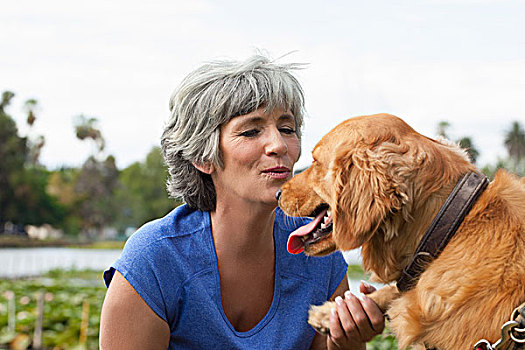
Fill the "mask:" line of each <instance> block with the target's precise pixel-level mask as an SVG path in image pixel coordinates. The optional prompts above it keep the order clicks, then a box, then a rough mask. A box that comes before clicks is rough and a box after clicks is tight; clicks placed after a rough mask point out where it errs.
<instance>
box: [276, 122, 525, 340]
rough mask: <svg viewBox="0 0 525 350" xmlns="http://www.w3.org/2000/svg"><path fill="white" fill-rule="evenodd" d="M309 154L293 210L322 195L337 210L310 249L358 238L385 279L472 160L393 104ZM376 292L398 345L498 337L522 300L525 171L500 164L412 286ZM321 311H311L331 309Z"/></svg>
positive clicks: (346, 244) (309, 207) (344, 245)
mask: <svg viewBox="0 0 525 350" xmlns="http://www.w3.org/2000/svg"><path fill="white" fill-rule="evenodd" d="M313 158H314V162H313V164H312V166H311V167H310V168H308V169H307V170H306V171H304V172H303V173H301V174H299V175H297V176H295V177H294V178H292V179H291V180H290V181H289V182H288V183H286V184H285V185H284V186H283V188H282V196H281V199H280V205H281V207H282V209H283V210H284V211H285V212H286V213H287V214H289V215H294V216H308V215H310V214H311V213H312V212H313V211H314V209H315V208H316V207H318V206H319V205H320V204H322V203H326V204H328V205H329V206H330V208H331V210H332V216H333V224H334V226H333V227H334V228H333V232H332V234H331V236H330V237H328V238H326V239H324V240H323V241H321V242H320V243H319V244H316V245H314V246H311V247H305V252H306V253H307V254H310V255H323V254H327V253H330V252H332V251H334V250H335V249H341V250H351V249H355V248H357V247H362V257H363V267H364V268H365V270H367V271H369V272H372V278H373V279H374V280H376V281H378V282H382V283H386V284H388V283H391V282H393V281H395V280H396V279H397V278H398V277H399V276H400V273H401V271H402V269H403V267H404V266H406V265H407V264H408V263H409V261H410V259H411V257H412V254H413V253H414V251H415V249H416V247H417V245H418V243H419V241H420V239H421V237H422V236H423V234H424V232H425V230H426V229H427V227H428V226H429V225H430V223H431V221H432V219H433V218H434V216H435V215H436V214H437V212H438V211H439V209H440V207H441V206H442V204H443V203H444V202H445V200H446V198H447V196H448V195H449V193H450V192H451V191H452V189H453V187H454V186H455V184H456V183H457V182H458V180H459V179H460V178H461V177H462V176H463V175H465V174H466V173H467V172H469V171H473V170H475V167H474V165H472V164H471V163H470V162H469V160H468V157H467V156H466V153H465V152H464V151H463V150H461V149H460V148H459V147H458V146H456V145H454V144H452V143H450V142H448V141H445V140H438V141H436V140H433V139H430V138H427V137H425V136H423V135H420V134H418V133H417V132H416V131H414V130H413V129H412V128H411V127H410V126H408V125H407V124H406V123H404V122H403V121H402V120H401V119H399V118H397V117H394V116H391V115H387V114H379V115H373V116H362V117H357V118H353V119H349V120H347V121H345V122H343V123H342V124H340V125H338V126H337V127H336V128H335V129H333V130H332V131H331V132H330V133H329V134H327V135H326V136H325V137H323V139H322V140H321V141H320V142H319V143H318V144H317V146H316V147H315V149H314V151H313ZM371 297H372V299H374V300H376V302H377V303H378V304H379V306H380V307H382V308H384V309H388V315H389V317H390V323H389V328H390V329H391V330H392V331H393V332H394V333H395V335H396V337H397V339H398V343H399V346H400V348H406V347H407V346H409V345H411V344H425V345H426V346H429V347H436V348H438V349H441V350H447V349H450V350H458V349H471V348H472V346H473V345H474V343H475V342H476V341H478V340H480V339H482V338H486V339H488V340H490V341H491V342H495V341H496V340H497V339H499V337H500V328H501V326H502V324H503V323H504V322H505V321H507V320H508V318H509V316H510V313H511V312H512V310H513V309H514V308H515V307H516V306H518V305H519V304H521V303H523V302H524V301H525V180H524V179H521V180H520V179H519V178H518V177H516V176H514V175H512V174H509V173H508V172H506V171H503V170H500V171H498V172H497V174H496V177H495V179H494V181H493V182H491V183H490V184H489V186H488V187H487V189H486V190H485V191H484V192H483V194H482V195H481V197H480V198H479V199H478V201H477V202H476V203H475V204H474V207H473V208H472V210H471V211H470V212H469V214H468V215H467V216H466V218H465V220H464V222H463V223H462V224H461V226H460V227H459V229H458V231H457V233H456V235H455V236H454V237H453V238H452V240H451V241H450V243H449V244H448V245H447V247H446V248H445V249H444V251H443V252H442V253H441V255H440V256H439V257H438V258H437V259H436V260H434V261H433V262H432V263H431V264H430V265H429V266H428V267H427V269H426V271H425V272H424V273H423V274H422V275H421V278H420V279H419V282H418V283H417V285H416V286H415V287H414V288H413V289H412V290H410V291H408V292H406V293H403V294H399V293H397V289H396V288H395V286H393V285H389V286H387V287H384V288H382V289H380V290H379V291H377V292H375V295H372V296H371ZM318 313H319V312H318ZM321 313H322V314H321V315H319V314H317V315H313V317H320V318H321V319H323V318H326V317H327V315H325V314H324V313H323V311H321ZM314 314H315V312H314ZM321 322H325V321H321ZM325 326H326V323H325Z"/></svg>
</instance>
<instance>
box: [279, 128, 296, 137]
mask: <svg viewBox="0 0 525 350" xmlns="http://www.w3.org/2000/svg"><path fill="white" fill-rule="evenodd" d="M279 131H280V132H282V133H283V134H286V135H291V134H295V130H294V129H292V128H280V129H279Z"/></svg>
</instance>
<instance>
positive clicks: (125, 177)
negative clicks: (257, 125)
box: [0, 91, 525, 239]
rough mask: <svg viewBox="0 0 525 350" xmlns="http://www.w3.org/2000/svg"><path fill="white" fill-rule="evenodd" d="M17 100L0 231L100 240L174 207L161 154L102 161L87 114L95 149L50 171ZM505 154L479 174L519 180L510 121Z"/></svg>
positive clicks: (5, 122) (4, 147) (524, 166)
mask: <svg viewBox="0 0 525 350" xmlns="http://www.w3.org/2000/svg"><path fill="white" fill-rule="evenodd" d="M14 97H15V94H14V93H12V92H10V91H5V92H3V93H2V96H1V101H0V160H1V161H0V233H1V232H2V230H3V228H4V227H5V224H6V223H11V224H12V225H11V226H13V225H14V227H18V228H19V229H20V230H22V228H23V227H24V225H28V224H31V225H36V226H39V225H42V224H46V223H47V224H50V225H52V226H54V227H56V228H59V229H62V230H63V231H64V232H66V233H67V234H69V235H72V236H81V237H85V238H91V239H93V238H97V237H100V236H102V232H103V231H104V229H105V228H108V227H112V228H114V229H116V230H117V231H118V232H124V231H125V230H126V228H128V227H139V226H140V225H142V224H143V223H145V222H147V221H149V220H151V219H153V218H156V217H160V216H162V215H164V214H166V213H167V212H168V211H169V210H171V209H172V208H174V207H176V206H177V205H179V204H180V201H177V200H174V199H170V198H169V197H168V195H167V192H166V190H165V181H166V179H167V176H168V173H167V169H166V166H165V165H164V161H163V159H162V155H161V152H160V149H159V148H158V147H154V148H152V149H151V151H150V152H149V153H148V155H147V156H146V158H145V159H144V160H142V161H139V162H135V163H133V164H131V165H129V166H128V167H126V168H124V169H118V168H117V166H116V162H115V157H114V156H112V155H108V156H105V155H104V149H105V139H104V137H103V135H102V132H101V131H100V128H99V127H98V120H97V119H96V118H93V117H88V116H85V115H78V116H76V117H74V118H73V131H74V132H75V134H76V137H77V138H78V139H79V140H82V141H84V142H90V143H91V144H92V145H93V148H92V154H91V155H90V156H89V157H88V158H87V159H86V161H85V162H84V163H83V165H82V166H81V167H79V168H75V167H62V168H60V169H54V170H49V169H47V168H46V167H45V166H44V165H42V164H41V163H40V161H39V157H40V152H41V150H42V148H43V147H44V146H45V138H44V137H43V136H41V135H36V131H35V130H33V126H34V123H35V120H36V119H37V118H38V110H39V105H38V102H37V100H35V99H28V100H26V101H25V103H24V104H23V112H24V113H25V116H26V123H27V126H28V130H29V131H28V133H27V134H28V135H26V136H21V135H19V131H18V127H17V125H16V123H15V121H14V119H13V118H12V117H11V115H9V114H8V109H9V105H10V104H11V102H12V100H13V98H14ZM450 127H451V125H450V123H448V122H446V121H443V122H440V123H439V124H438V126H437V134H438V135H439V136H442V137H445V138H449V137H448V135H447V131H448V129H449V128H450ZM504 136H505V137H504V145H505V148H506V150H507V156H506V157H505V158H503V159H498V160H497V161H496V163H495V164H487V165H485V166H484V167H483V168H482V171H483V172H484V173H485V174H486V175H487V176H488V177H489V178H492V177H493V176H494V173H495V171H496V170H497V169H498V168H506V169H508V170H510V171H511V172H514V173H516V174H518V175H519V176H524V175H525V131H524V130H523V127H522V125H521V124H520V123H519V122H518V121H515V122H513V123H512V124H511V126H510V128H509V129H507V130H506V131H505V135H504ZM455 141H456V142H458V143H459V144H460V145H461V146H462V147H464V148H466V149H467V152H468V154H469V156H470V158H471V159H472V161H473V162H474V163H476V162H477V158H478V157H479V154H480V152H479V150H478V149H477V148H476V147H475V145H474V142H473V140H472V139H471V138H470V137H468V136H465V137H462V138H460V139H458V140H455Z"/></svg>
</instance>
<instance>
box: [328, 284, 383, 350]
mask: <svg viewBox="0 0 525 350" xmlns="http://www.w3.org/2000/svg"><path fill="white" fill-rule="evenodd" d="M359 290H360V291H361V293H363V296H360V297H359V298H358V297H356V296H355V295H353V294H352V293H351V292H350V291H346V292H345V294H344V299H343V298H341V297H340V296H339V297H337V298H336V299H335V302H336V305H337V306H336V308H334V309H333V310H332V314H331V316H330V336H329V337H327V340H326V343H327V348H328V349H352V350H353V349H356V350H357V349H366V342H368V341H370V340H372V338H373V337H375V336H376V335H378V334H381V332H383V329H384V328H385V318H384V316H383V313H382V312H381V310H379V308H378V307H377V305H376V304H375V303H374V302H373V301H372V299H370V298H368V297H367V296H366V294H369V293H372V292H373V291H375V290H376V289H375V288H374V287H372V286H370V285H368V284H366V283H364V282H361V285H360V286H359Z"/></svg>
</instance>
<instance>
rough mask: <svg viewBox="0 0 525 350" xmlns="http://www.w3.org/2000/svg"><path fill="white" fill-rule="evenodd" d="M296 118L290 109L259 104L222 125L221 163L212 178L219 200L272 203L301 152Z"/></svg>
mask: <svg viewBox="0 0 525 350" xmlns="http://www.w3.org/2000/svg"><path fill="white" fill-rule="evenodd" d="M295 129H296V126H295V118H294V116H293V115H292V113H291V112H290V111H285V110H283V109H275V110H273V111H271V112H269V113H265V111H264V109H263V108H259V109H257V110H255V111H253V112H251V113H248V114H245V115H241V116H238V117H235V118H233V119H231V120H230V121H229V122H228V123H226V124H224V125H222V127H221V134H220V149H221V154H222V160H223V165H224V167H223V168H222V169H221V168H214V169H213V172H212V174H211V175H212V180H213V183H214V185H215V190H216V192H217V204H218V205H219V201H222V200H224V201H226V203H227V202H228V201H231V200H233V201H237V200H241V201H245V202H246V204H249V203H259V204H267V205H271V206H272V207H275V206H276V205H277V200H276V199H275V193H276V192H277V191H278V190H279V188H280V187H281V186H282V185H283V184H284V183H285V182H286V181H287V180H288V179H290V178H291V177H292V174H293V166H294V164H295V162H296V161H297V159H298V158H299V154H300V147H301V146H300V142H299V138H298V137H297V134H296V130H295Z"/></svg>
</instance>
